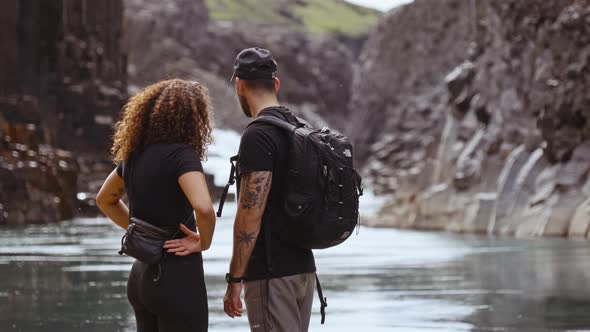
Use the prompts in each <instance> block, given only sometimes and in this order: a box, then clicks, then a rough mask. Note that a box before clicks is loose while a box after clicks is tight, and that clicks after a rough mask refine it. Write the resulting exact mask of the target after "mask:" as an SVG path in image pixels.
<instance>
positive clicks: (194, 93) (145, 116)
mask: <svg viewBox="0 0 590 332" xmlns="http://www.w3.org/2000/svg"><path fill="white" fill-rule="evenodd" d="M210 111H211V100H210V98H209V93H208V91H207V88H206V87H205V86H203V85H202V84H200V83H197V82H189V81H184V80H180V79H172V80H167V81H161V82H158V83H155V84H152V85H150V86H148V87H146V88H145V89H144V90H143V91H141V92H139V93H138V94H136V95H135V96H133V97H131V98H130V99H129V101H128V102H127V104H126V105H125V106H124V107H123V110H122V114H121V120H120V121H119V122H117V124H116V125H115V134H114V135H113V146H112V147H111V153H112V154H113V158H114V160H115V162H117V161H121V160H124V161H128V160H129V157H130V156H131V154H132V153H133V152H135V151H139V150H141V149H142V148H143V147H145V146H147V145H150V144H154V143H186V144H190V145H192V146H193V147H194V148H195V150H196V151H197V154H198V155H199V158H200V159H201V160H204V159H205V158H206V153H207V145H209V144H210V143H211V142H212V141H213V139H212V137H211V131H212V120H211V114H210Z"/></svg>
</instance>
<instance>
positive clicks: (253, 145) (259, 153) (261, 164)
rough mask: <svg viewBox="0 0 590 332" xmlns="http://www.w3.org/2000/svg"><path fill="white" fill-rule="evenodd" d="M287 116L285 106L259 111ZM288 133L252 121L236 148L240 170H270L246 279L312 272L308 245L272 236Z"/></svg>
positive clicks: (284, 171)
mask: <svg viewBox="0 0 590 332" xmlns="http://www.w3.org/2000/svg"><path fill="white" fill-rule="evenodd" d="M260 115H264V116H274V117H278V118H281V119H288V118H289V117H292V116H293V115H292V114H291V113H290V112H289V110H288V109H287V108H286V107H282V106H280V107H279V106H277V107H269V108H266V109H264V110H262V112H260V113H259V116H260ZM288 149H289V145H288V141H287V135H286V133H284V132H283V131H282V129H280V128H277V127H275V126H273V125H271V124H267V123H254V124H252V125H250V126H249V127H248V128H246V130H245V131H244V133H243V134H242V139H241V141H240V152H239V155H240V157H239V160H238V165H239V172H240V174H244V173H247V172H255V171H272V183H271V187H270V192H269V195H268V202H267V206H266V210H265V213H264V216H263V218H262V225H261V230H260V233H259V235H258V239H257V240H256V244H255V245H254V250H253V251H252V256H251V257H250V261H249V263H248V268H247V272H246V276H247V277H248V280H260V279H268V278H272V277H286V276H290V275H295V274H300V273H307V272H315V261H314V257H313V253H312V251H311V250H309V249H303V248H299V247H294V246H290V245H288V244H286V243H284V242H282V241H281V240H280V239H279V238H277V237H276V236H272V225H273V224H272V220H273V219H274V218H281V211H282V210H281V205H282V202H283V191H284V190H283V189H284V182H285V179H286V176H287V153H288ZM269 223H270V228H271V232H270V234H271V236H270V247H271V248H270V252H269V254H270V259H271V264H272V268H273V275H270V274H269V271H268V268H267V261H266V259H267V257H266V255H267V252H266V247H267V245H266V240H265V236H266V235H265V231H266V229H267V228H268V226H266V225H268V224H269Z"/></svg>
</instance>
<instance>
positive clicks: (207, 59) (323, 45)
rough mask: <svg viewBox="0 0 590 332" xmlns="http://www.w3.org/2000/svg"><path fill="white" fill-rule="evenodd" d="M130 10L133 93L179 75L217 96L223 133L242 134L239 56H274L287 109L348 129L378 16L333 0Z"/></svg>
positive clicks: (131, 2) (132, 4)
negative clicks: (262, 52)
mask: <svg viewBox="0 0 590 332" xmlns="http://www.w3.org/2000/svg"><path fill="white" fill-rule="evenodd" d="M125 4H126V14H125V17H126V36H127V37H126V39H127V40H128V43H129V46H130V50H131V52H130V61H129V80H130V83H131V85H132V88H133V89H136V88H138V87H142V86H145V85H146V84H148V83H150V82H154V81H157V80H161V79H164V78H167V77H174V76H179V77H183V78H187V79H194V80H199V81H202V82H203V83H205V84H206V85H207V86H208V87H209V90H210V92H211V95H212V97H213V103H214V107H215V116H216V122H217V126H219V127H224V128H232V129H236V130H239V131H241V130H242V129H243V125H244V124H245V123H246V119H245V118H243V117H241V116H240V114H241V111H240V110H239V109H238V107H239V106H238V103H237V99H236V98H235V96H234V94H235V93H234V91H233V85H231V84H230V83H229V78H230V77H231V75H232V70H233V68H232V66H233V62H234V59H235V56H236V55H237V53H238V52H239V51H240V50H242V49H243V48H246V47H251V46H260V47H266V48H269V49H270V50H271V51H272V52H273V55H274V56H275V58H276V59H277V61H278V63H279V77H280V79H281V81H282V89H281V92H280V98H281V100H282V101H283V102H284V103H286V104H291V105H295V106H296V107H294V110H296V111H299V112H301V113H302V114H305V115H306V116H307V117H309V118H317V117H318V116H323V117H325V118H326V120H327V121H328V122H329V123H330V124H332V125H333V126H335V127H338V128H342V127H344V123H346V117H347V114H348V111H347V110H348V104H349V97H350V94H349V91H350V86H351V79H352V68H353V67H352V65H353V63H354V62H355V59H356V57H357V53H358V49H359V46H360V45H362V42H363V41H364V40H365V39H366V33H367V29H368V28H369V27H370V25H371V23H372V22H373V21H375V20H376V19H377V13H376V12H374V11H371V10H367V9H363V8H362V7H358V6H354V5H348V4H345V3H343V2H340V1H332V0H326V1H323V0H322V1H317V0H305V1H274V0H273V1H268V0H266V1H259V2H256V5H255V6H254V7H252V6H250V5H246V4H244V3H243V2H241V1H224V2H220V1H217V2H216V1H204V0H202V1H193V0H173V1H166V2H162V1H157V0H126V1H125ZM327 10H330V13H331V14H332V15H333V16H330V13H329V12H327ZM248 11H250V12H248ZM310 14H314V15H310ZM339 15H340V16H339ZM318 18H320V19H319V20H318ZM318 121H320V122H321V120H318Z"/></svg>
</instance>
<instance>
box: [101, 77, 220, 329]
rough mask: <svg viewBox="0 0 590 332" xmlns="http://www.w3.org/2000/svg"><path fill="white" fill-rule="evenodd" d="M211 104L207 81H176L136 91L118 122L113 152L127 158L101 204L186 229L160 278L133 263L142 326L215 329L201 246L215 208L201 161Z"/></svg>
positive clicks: (116, 218)
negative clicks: (210, 316)
mask: <svg viewBox="0 0 590 332" xmlns="http://www.w3.org/2000/svg"><path fill="white" fill-rule="evenodd" d="M209 109H210V100H209V96H208V93H207V89H206V88H205V87H204V86H203V85H201V84H199V83H197V82H188V81H183V80H178V79H174V80H169V81H163V82H159V83H156V84H154V85H151V86H149V87H147V88H146V89H145V90H144V91H142V92H140V93H139V94H137V95H135V96H134V97H132V98H131V99H130V100H129V102H128V103H127V105H126V106H125V107H124V108H123V114H122V119H121V121H120V122H119V123H117V127H116V131H115V135H114V143H113V147H112V153H113V155H114V158H115V160H117V161H120V162H119V164H118V166H117V168H116V169H115V170H113V172H112V173H111V174H110V175H109V176H108V177H107V179H106V181H105V183H104V185H103V186H102V188H101V189H100V191H99V193H98V196H97V199H96V201H97V204H98V206H99V208H100V209H101V210H102V212H103V213H104V214H105V215H106V216H107V217H109V218H110V219H111V220H112V221H113V222H114V223H115V224H117V225H119V226H120V227H122V228H124V229H127V226H128V225H129V217H130V216H132V217H136V218H138V219H141V220H143V221H146V222H149V223H151V224H153V225H155V226H158V227H162V228H170V227H176V229H178V227H180V230H181V231H182V232H183V233H184V234H186V237H184V238H182V239H175V240H171V241H167V242H166V243H165V245H164V248H166V249H167V251H168V254H167V255H166V258H165V259H164V262H163V263H162V270H161V272H162V275H161V276H160V279H159V281H158V283H157V284H155V283H154V282H153V280H154V278H155V277H156V275H158V273H159V271H158V267H157V265H147V264H145V263H142V262H140V261H137V260H136V261H135V262H134V263H133V267H132V268H131V273H130V274H129V280H128V283H127V297H128V298H129V302H130V303H131V306H132V307H133V310H134V312H135V318H136V321H137V331H138V332H150V331H159V332H167V331H174V332H179V331H187V332H189V331H190V332H197V331H207V325H208V308H207V292H206V289H205V281H204V276H203V260H202V256H201V252H202V251H205V250H207V249H208V248H209V246H210V245H211V240H212V237H213V230H214V228H215V214H214V212H213V205H212V202H211V197H210V196H209V192H208V189H207V183H206V182H205V176H204V174H203V168H202V166H201V161H200V160H202V159H203V158H204V157H205V153H206V149H207V145H208V144H209V143H211V122H210V115H209ZM123 179H124V180H123ZM125 194H127V195H128V198H129V205H130V208H129V210H128V209H127V207H126V206H125V204H124V203H123V202H122V201H121V198H122V197H123V196H124V195H125ZM193 210H194V212H195V213H196V221H195V217H194V214H193ZM195 224H196V225H195ZM197 228H198V234H197V233H196V232H195V231H196V229H197ZM179 233H180V232H179ZM180 234H182V233H180Z"/></svg>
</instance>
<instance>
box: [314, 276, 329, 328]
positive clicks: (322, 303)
mask: <svg viewBox="0 0 590 332" xmlns="http://www.w3.org/2000/svg"><path fill="white" fill-rule="evenodd" d="M315 285H316V289H317V291H318V297H319V298H320V314H321V317H322V324H324V323H325V322H326V307H327V306H328V298H326V297H324V293H323V292H322V285H321V284H320V278H318V274H317V273H316V274H315Z"/></svg>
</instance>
